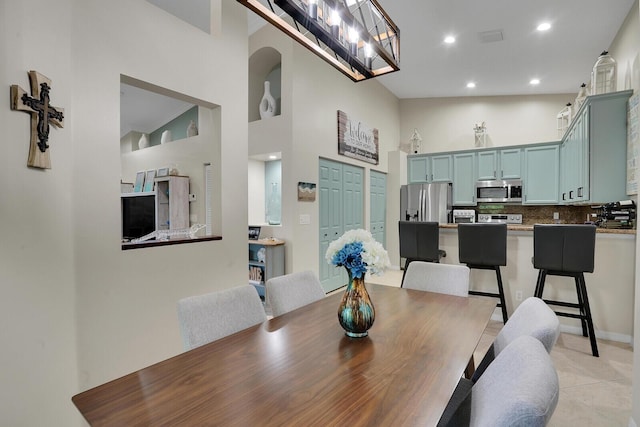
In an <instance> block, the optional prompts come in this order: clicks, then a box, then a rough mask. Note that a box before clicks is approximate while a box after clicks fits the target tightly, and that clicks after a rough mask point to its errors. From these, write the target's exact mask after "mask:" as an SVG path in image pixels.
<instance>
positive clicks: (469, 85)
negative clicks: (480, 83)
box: [467, 82, 476, 89]
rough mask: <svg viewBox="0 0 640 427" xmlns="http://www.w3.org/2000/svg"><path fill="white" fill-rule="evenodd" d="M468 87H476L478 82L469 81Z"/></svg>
mask: <svg viewBox="0 0 640 427" xmlns="http://www.w3.org/2000/svg"><path fill="white" fill-rule="evenodd" d="M467 87H468V88H469V89H473V88H474V87H476V84H475V83H474V82H469V83H467Z"/></svg>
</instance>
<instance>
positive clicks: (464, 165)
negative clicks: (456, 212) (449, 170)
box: [452, 152, 477, 206]
mask: <svg viewBox="0 0 640 427" xmlns="http://www.w3.org/2000/svg"><path fill="white" fill-rule="evenodd" d="M475 166H476V153H474V152H461V153H455V154H453V200H452V204H453V205H454V206H474V205H476V203H477V202H476V179H475V177H476V168H475Z"/></svg>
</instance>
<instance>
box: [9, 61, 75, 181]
mask: <svg viewBox="0 0 640 427" xmlns="http://www.w3.org/2000/svg"><path fill="white" fill-rule="evenodd" d="M29 83H30V86H31V96H29V95H27V93H26V92H25V90H24V89H22V88H21V87H20V86H18V85H11V109H12V110H18V111H24V112H26V113H29V114H30V115H31V143H30V144H29V158H28V160H27V166H31V167H34V168H41V169H51V158H50V157H49V150H47V149H48V148H49V144H48V141H49V125H53V126H55V127H58V128H61V127H64V109H62V108H58V107H54V106H53V105H51V104H50V103H49V91H51V80H50V79H48V78H47V77H45V76H43V75H42V74H40V73H38V72H37V71H29Z"/></svg>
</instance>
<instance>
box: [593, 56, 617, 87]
mask: <svg viewBox="0 0 640 427" xmlns="http://www.w3.org/2000/svg"><path fill="white" fill-rule="evenodd" d="M616 76H617V70H616V61H615V60H614V59H613V58H612V57H611V55H609V52H607V51H606V50H605V51H604V52H602V53H601V54H600V57H599V58H598V60H597V61H596V63H595V65H594V66H593V72H592V73H591V94H592V95H600V94H603V93H609V92H615V91H616Z"/></svg>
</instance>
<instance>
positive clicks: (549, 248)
mask: <svg viewBox="0 0 640 427" xmlns="http://www.w3.org/2000/svg"><path fill="white" fill-rule="evenodd" d="M595 245H596V227H595V226H594V225H555V224H548V225H547V224H545V225H541V224H536V225H534V226H533V266H534V268H537V269H539V270H540V271H539V272H538V281H537V283H536V289H535V293H534V296H536V297H538V298H541V299H542V293H543V292H544V282H545V279H546V277H547V276H565V277H573V278H574V280H575V282H576V294H577V298H578V302H577V303H573V302H566V301H555V300H544V302H546V303H547V304H549V305H557V306H561V307H571V308H577V309H578V310H579V312H580V313H579V314H577V313H566V312H557V311H556V312H555V313H556V314H557V315H558V316H564V317H571V318H574V319H580V323H581V324H582V335H583V336H585V337H587V336H588V337H589V340H590V341H591V352H592V354H593V355H594V356H595V357H598V356H599V353H598V344H597V342H596V335H595V332H594V329H593V320H592V318H591V309H590V308H589V297H588V296H587V285H586V283H585V280H584V273H593V268H594V252H595Z"/></svg>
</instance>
